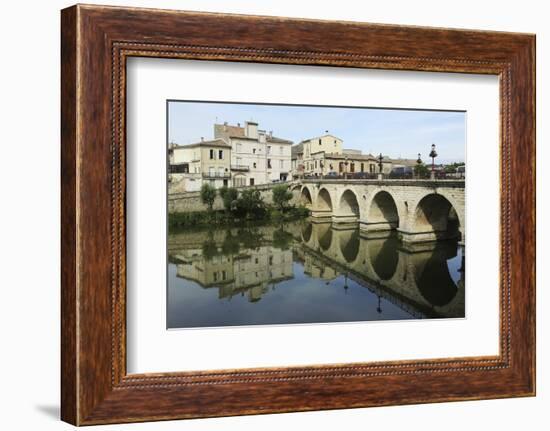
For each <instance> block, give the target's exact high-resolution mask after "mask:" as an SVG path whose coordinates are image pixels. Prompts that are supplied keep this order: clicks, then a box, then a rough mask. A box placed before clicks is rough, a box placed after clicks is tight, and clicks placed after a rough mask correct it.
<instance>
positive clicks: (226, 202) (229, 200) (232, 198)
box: [220, 187, 239, 211]
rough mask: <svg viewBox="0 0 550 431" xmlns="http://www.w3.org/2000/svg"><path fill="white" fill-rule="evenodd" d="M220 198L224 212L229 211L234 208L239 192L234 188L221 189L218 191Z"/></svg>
mask: <svg viewBox="0 0 550 431" xmlns="http://www.w3.org/2000/svg"><path fill="white" fill-rule="evenodd" d="M220 197H221V198H222V201H223V207H224V208H225V210H226V211H231V210H232V209H233V208H234V207H235V204H236V200H237V198H238V197H239V192H238V190H237V189H236V188H234V187H222V188H221V189H220Z"/></svg>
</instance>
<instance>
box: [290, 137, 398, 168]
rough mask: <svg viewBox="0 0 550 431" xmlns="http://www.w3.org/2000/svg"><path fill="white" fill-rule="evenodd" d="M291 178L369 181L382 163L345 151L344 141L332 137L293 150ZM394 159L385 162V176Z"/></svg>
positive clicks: (370, 155)
mask: <svg viewBox="0 0 550 431" xmlns="http://www.w3.org/2000/svg"><path fill="white" fill-rule="evenodd" d="M291 166H292V177H293V178H302V177H320V176H338V177H342V176H343V177H346V176H351V177H360V178H361V177H369V176H373V175H376V174H378V173H379V172H380V161H379V159H378V157H377V156H373V155H372V154H362V152H361V151H360V150H356V149H345V148H343V140H342V139H340V138H338V137H336V136H334V135H330V134H326V135H323V136H319V137H315V138H311V139H306V140H304V141H302V142H300V143H299V144H298V145H294V146H293V147H292V156H291ZM392 167H393V164H392V161H391V159H389V158H388V157H384V158H383V159H382V173H383V174H389V173H390V172H391V170H392Z"/></svg>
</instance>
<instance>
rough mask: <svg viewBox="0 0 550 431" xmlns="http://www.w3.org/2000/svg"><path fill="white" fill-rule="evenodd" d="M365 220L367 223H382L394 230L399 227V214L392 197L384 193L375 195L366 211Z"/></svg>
mask: <svg viewBox="0 0 550 431" xmlns="http://www.w3.org/2000/svg"><path fill="white" fill-rule="evenodd" d="M368 211H369V212H368V214H367V220H368V222H369V223H382V224H385V225H389V226H388V227H389V228H390V229H395V228H397V227H398V225H399V214H398V212H397V205H396V204H395V200H394V199H393V196H392V195H390V194H389V193H388V192H386V191H383V190H382V191H379V192H378V193H376V195H375V196H374V198H373V199H372V202H371V204H370V208H369V210H368Z"/></svg>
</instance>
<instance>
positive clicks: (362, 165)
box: [361, 163, 365, 172]
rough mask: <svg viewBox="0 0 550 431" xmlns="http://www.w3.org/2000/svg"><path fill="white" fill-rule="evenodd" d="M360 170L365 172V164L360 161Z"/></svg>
mask: <svg viewBox="0 0 550 431" xmlns="http://www.w3.org/2000/svg"><path fill="white" fill-rule="evenodd" d="M361 172H365V164H364V163H361Z"/></svg>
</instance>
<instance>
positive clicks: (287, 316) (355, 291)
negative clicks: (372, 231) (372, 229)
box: [167, 221, 465, 328]
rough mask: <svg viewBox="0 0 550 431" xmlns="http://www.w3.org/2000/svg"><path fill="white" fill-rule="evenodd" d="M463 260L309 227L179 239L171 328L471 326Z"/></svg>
mask: <svg viewBox="0 0 550 431" xmlns="http://www.w3.org/2000/svg"><path fill="white" fill-rule="evenodd" d="M462 250H463V248H462V247H461V246H459V245H458V244H457V242H456V241H441V242H437V243H431V244H424V245H422V246H415V249H414V250H410V249H406V248H405V247H404V246H403V244H402V243H401V242H400V241H399V240H398V239H397V237H396V236H395V234H393V235H389V236H385V237H382V238H370V237H369V238H363V237H362V236H361V235H360V233H359V229H358V228H348V229H335V228H334V227H333V226H332V225H331V224H330V223H321V224H320V223H311V222H310V221H299V222H293V223H285V224H283V225H270V226H262V227H254V228H250V227H234V228H223V229H212V230H209V231H201V232H194V231H186V232H178V233H171V234H170V235H169V237H168V260H169V264H168V304H167V307H168V312H167V326H168V328H190V327H211V326H234V325H265V324H292V323H329V322H353V321H373V320H402V319H422V318H452V317H464V279H465V272H464V269H463V268H464V259H463V251H462Z"/></svg>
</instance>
